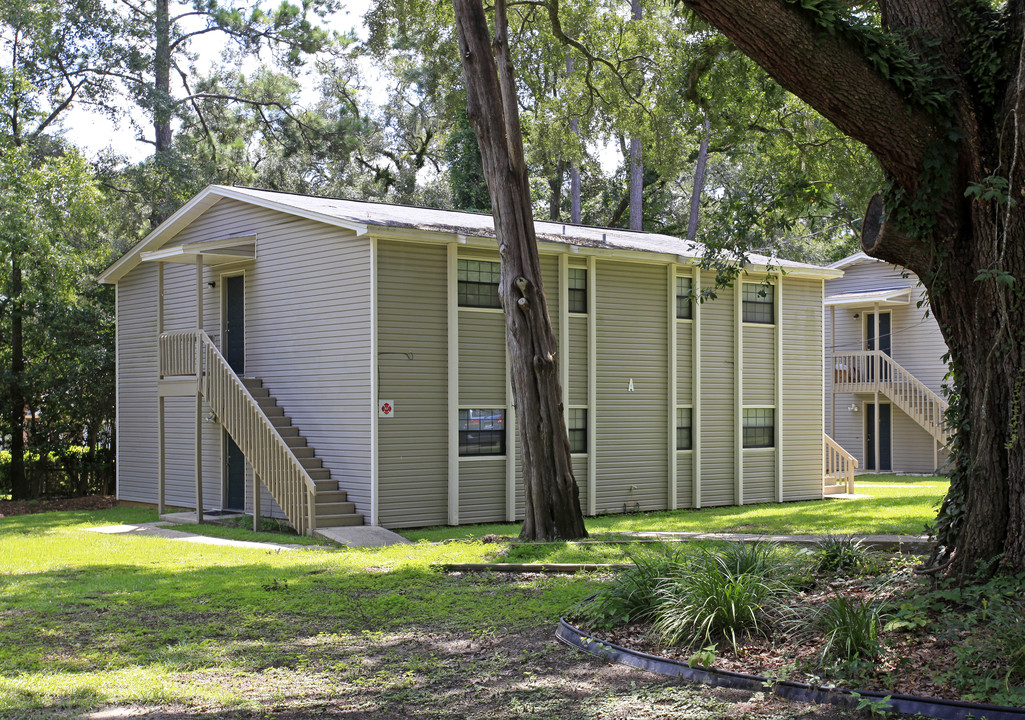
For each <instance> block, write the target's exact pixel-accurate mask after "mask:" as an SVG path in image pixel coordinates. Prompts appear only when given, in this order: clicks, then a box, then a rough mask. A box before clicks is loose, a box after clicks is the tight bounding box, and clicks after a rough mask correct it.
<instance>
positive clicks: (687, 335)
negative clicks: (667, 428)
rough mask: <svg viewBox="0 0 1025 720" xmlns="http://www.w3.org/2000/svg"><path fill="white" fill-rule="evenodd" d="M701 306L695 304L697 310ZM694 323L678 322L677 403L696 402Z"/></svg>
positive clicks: (687, 403)
mask: <svg viewBox="0 0 1025 720" xmlns="http://www.w3.org/2000/svg"><path fill="white" fill-rule="evenodd" d="M698 307H699V306H697V305H695V306H694V310H695V311H696V310H697V309H698ZM693 336H694V323H693V322H687V321H684V320H678V321H677V323H676V404H677V405H691V404H692V403H693V402H694V387H693V385H694V382H693V378H694V372H693V371H694V354H693V353H694V337H693Z"/></svg>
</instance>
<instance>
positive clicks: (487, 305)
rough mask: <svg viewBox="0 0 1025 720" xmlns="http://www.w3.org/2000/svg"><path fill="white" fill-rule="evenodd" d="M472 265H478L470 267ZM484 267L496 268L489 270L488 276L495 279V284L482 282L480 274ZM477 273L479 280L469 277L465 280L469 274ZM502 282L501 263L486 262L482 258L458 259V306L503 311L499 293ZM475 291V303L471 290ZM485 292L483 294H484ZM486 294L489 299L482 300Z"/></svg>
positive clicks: (494, 261)
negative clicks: (471, 298)
mask: <svg viewBox="0 0 1025 720" xmlns="http://www.w3.org/2000/svg"><path fill="white" fill-rule="evenodd" d="M470 263H473V264H474V265H476V267H474V268H471V267H469V265H470ZM483 265H490V266H494V267H490V268H488V274H489V276H490V277H491V278H494V282H492V281H491V280H488V281H481V280H480V279H479V278H480V273H481V272H482V270H483V267H482V266H483ZM471 272H474V273H477V275H478V279H476V280H470V279H469V278H468V277H466V278H464V277H463V275H464V274H466V275H469V273H471ZM500 281H501V263H499V262H498V261H496V260H485V259H482V258H457V259H456V305H457V306H458V307H461V308H471V309H478V310H480V309H484V310H494V309H498V310H501V309H502V299H501V296H500V295H499V293H498V286H499V283H500ZM471 288H472V289H474V291H475V292H474V293H473V297H475V298H476V300H475V301H472V302H471V301H470V297H471V293H470V292H469V290H470V289H471ZM485 288H493V291H492V290H485ZM482 291H483V292H482ZM485 293H486V295H487V297H486V298H485V299H484V300H481V298H482V296H483V295H484V294H485Z"/></svg>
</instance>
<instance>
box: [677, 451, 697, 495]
mask: <svg viewBox="0 0 1025 720" xmlns="http://www.w3.org/2000/svg"><path fill="white" fill-rule="evenodd" d="M692 457H693V451H692V450H678V451H677V452H676V504H677V505H678V506H679V507H681V508H689V507H694V472H693V464H692V462H691V458H692Z"/></svg>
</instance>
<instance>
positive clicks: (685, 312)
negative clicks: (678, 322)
mask: <svg viewBox="0 0 1025 720" xmlns="http://www.w3.org/2000/svg"><path fill="white" fill-rule="evenodd" d="M693 288H694V281H693V280H691V279H690V278H689V277H678V278H676V317H677V318H680V319H683V320H690V319H691V318H692V317H694V303H693V302H691V299H690V296H691V292H692V291H693Z"/></svg>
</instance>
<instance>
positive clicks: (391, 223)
mask: <svg viewBox="0 0 1025 720" xmlns="http://www.w3.org/2000/svg"><path fill="white" fill-rule="evenodd" d="M223 198H227V199H232V200H237V201H239V202H244V203H249V204H251V205H254V206H256V207H262V208H266V209H269V210H276V211H278V212H283V213H287V214H289V215H294V216H297V217H302V218H306V219H308V220H314V221H317V222H322V223H325V224H328V225H334V226H337V227H340V228H345V229H347V230H352V231H354V232H355V233H356V235H357V236H360V235H364V234H366V233H368V232H371V231H372V230H376V231H388V230H407V231H408V230H412V231H418V232H429V233H439V234H444V235H449V236H451V237H452V239H453V240H456V239H458V238H460V237H495V227H494V220H493V218H492V216H491V214H490V213H475V212H465V211H458V210H437V209H433V208H420V207H413V206H409V205H392V204H388V203H375V202H365V201H361V200H345V199H342V198H328V197H316V196H310V195H298V194H293V193H285V192H277V191H273V190H259V189H256V188H246V187H228V186H226V185H208V186H207V187H206V188H204V189H203V190H202V191H200V192H199V194H197V195H196V196H195V197H194V198H192V199H191V200H189V202H187V203H186V204H185V205H183V206H182V207H181V208H180V209H179V210H178V211H177V212H176V213H174V214H173V215H172V216H171V217H169V218H168V219H167V220H165V221H164V222H163V223H161V224H160V225H159V226H158V227H157V228H155V229H154V230H153V231H152V232H151V233H150V234H149V235H147V236H146V237H145V238H143V239H142V240H141V241H140V242H138V243H137V244H136V245H135V246H134V247H133V248H132V249H131V250H129V251H128V252H126V253H125V254H124V255H123V256H121V257H120V258H119V259H118V260H116V261H115V262H114V263H113V264H112V265H111V266H110V267H108V268H107V269H106V270H104V271H103V273H101V274H100V276H99V280H100V282H105V283H115V282H117V281H118V280H120V279H121V278H122V277H124V276H125V275H126V274H127V273H128V272H130V271H131V270H132V269H133V268H134V267H135V266H136V265H138V264H139V263H140V262H141V261H142V260H143V254H144V253H146V254H152V253H154V251H157V250H159V249H160V248H161V247H162V246H163V245H164V244H165V243H167V242H168V241H170V240H171V239H172V238H173V237H174V236H175V235H177V234H178V233H179V232H181V231H182V230H183V229H185V228H186V227H188V225H189V224H190V223H192V222H193V221H194V220H195V219H196V218H198V217H199V216H200V215H202V214H203V213H204V212H206V211H207V210H208V209H209V208H211V207H212V206H213V205H214V204H215V203H217V202H218V201H220V200H221V199H223ZM534 229H535V233H536V234H537V238H538V240H539V241H547V242H553V243H561V244H565V245H574V246H578V247H592V248H605V249H608V250H613V251H615V250H628V251H640V252H650V253H660V254H664V255H675V256H677V258H679V261H680V262H695V261H697V260H699V259H700V258H701V257H702V256H703V255H704V253H705V247H704V245H702V244H700V243H690V242H687V241H686V240H683V239H681V238H678V237H674V236H671V235H662V234H660V233H648V232H638V231H633V230H623V229H621V228H601V227H589V226H585V225H573V224H569V223H555V222H547V221H535V222H534ZM748 260H749V263H750V264H751V265H752V266H754V267H756V268H765V267H779V268H782V269H783V270H785V271H787V272H797V273H799V274H808V275H813V276H817V277H823V278H833V277H840V276H841V275H842V273H841V272H838V271H836V270H833V271H831V270H830V269H827V268H822V267H819V266H817V265H809V264H807V263H798V262H793V261H790V260H780V259H778V258H770V257H767V256H765V255H755V254H752V255H749V256H748Z"/></svg>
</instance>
